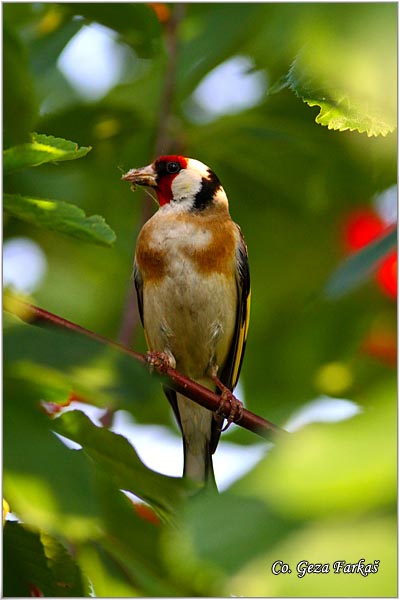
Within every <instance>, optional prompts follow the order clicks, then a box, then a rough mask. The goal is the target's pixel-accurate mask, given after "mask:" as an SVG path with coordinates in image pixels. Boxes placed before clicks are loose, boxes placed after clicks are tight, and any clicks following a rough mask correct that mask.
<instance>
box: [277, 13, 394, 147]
mask: <svg viewBox="0 0 400 600" xmlns="http://www.w3.org/2000/svg"><path fill="white" fill-rule="evenodd" d="M351 10H352V9H351V7H350V8H349V9H346V8H345V9H343V10H342V9H341V8H340V7H339V8H338V9H336V8H335V7H333V9H332V11H331V12H332V14H331V21H329V18H328V13H326V15H323V14H321V15H320V16H319V20H317V21H316V23H317V27H316V26H315V24H314V23H313V22H312V21H309V22H307V24H306V25H305V30H304V31H303V36H304V38H305V40H306V41H305V42H304V43H305V45H304V47H303V48H302V49H301V51H300V52H299V53H298V54H297V56H296V58H295V60H294V62H293V64H292V66H291V69H290V71H289V74H288V84H289V86H290V88H291V89H292V90H293V91H294V92H295V93H296V94H297V95H298V96H300V97H301V98H302V100H303V101H304V102H306V103H307V104H308V105H309V106H319V108H320V112H319V114H318V116H317V117H316V122H317V123H319V124H321V125H325V126H327V127H328V128H329V129H335V130H339V131H345V130H350V131H354V130H355V131H358V132H360V133H367V135H368V136H378V135H382V136H385V135H387V134H388V133H389V132H392V131H393V130H394V129H395V127H396V123H397V114H396V96H397V94H396V73H397V67H396V57H397V50H396V39H397V36H396V24H395V19H396V8H395V6H394V5H390V4H386V5H385V6H383V7H382V5H381V6H379V7H378V6H377V5H373V4H370V5H368V6H366V7H365V10H359V9H357V8H356V9H355V12H354V11H353V12H351ZM346 11H347V13H346ZM346 14H347V15H348V18H351V17H353V18H354V17H355V16H358V27H355V26H350V23H348V22H345V19H346ZM335 17H336V19H340V18H342V19H343V20H344V22H342V27H340V28H333V27H332V25H331V22H332V21H335ZM307 33H308V36H307V35H306V34H307Z"/></svg>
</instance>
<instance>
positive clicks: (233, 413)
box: [214, 377, 243, 433]
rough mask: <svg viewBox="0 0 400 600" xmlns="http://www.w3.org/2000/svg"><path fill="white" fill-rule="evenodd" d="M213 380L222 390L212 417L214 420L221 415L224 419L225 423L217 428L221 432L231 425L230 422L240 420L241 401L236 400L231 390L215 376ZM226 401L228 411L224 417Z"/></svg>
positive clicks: (241, 412)
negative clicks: (228, 406) (228, 407)
mask: <svg viewBox="0 0 400 600" xmlns="http://www.w3.org/2000/svg"><path fill="white" fill-rule="evenodd" d="M214 380H215V383H216V384H217V386H218V388H219V389H220V390H221V392H222V393H221V400H220V402H219V405H218V408H217V410H216V411H215V413H214V419H215V420H216V421H218V420H219V418H220V417H221V416H222V417H224V419H226V424H225V425H224V426H223V427H220V428H219V431H221V433H222V432H223V431H226V430H227V429H228V428H229V427H230V426H231V425H232V423H238V422H239V421H240V419H241V418H242V416H243V403H242V402H240V400H238V399H237V398H236V396H234V395H233V394H232V392H231V391H230V390H229V389H228V388H227V387H226V386H225V385H223V383H221V381H219V379H218V378H217V377H215V378H214ZM227 401H228V402H229V405H230V411H229V415H228V416H227V417H225V415H224V409H225V402H227Z"/></svg>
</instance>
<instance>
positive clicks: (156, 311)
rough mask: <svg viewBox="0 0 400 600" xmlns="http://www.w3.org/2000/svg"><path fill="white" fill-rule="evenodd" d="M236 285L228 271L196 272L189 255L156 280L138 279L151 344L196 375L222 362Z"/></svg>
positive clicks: (231, 330) (229, 334) (232, 318)
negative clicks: (226, 272) (227, 274)
mask: <svg viewBox="0 0 400 600" xmlns="http://www.w3.org/2000/svg"><path fill="white" fill-rule="evenodd" d="M236 304H237V290H236V282H235V280H234V277H233V275H232V277H231V278H229V277H227V276H226V275H223V274H219V273H213V274H207V275H201V276H199V274H198V273H197V272H196V271H195V270H194V269H193V266H192V265H191V264H190V261H180V262H179V264H178V265H176V267H175V268H174V269H173V270H172V272H171V271H170V272H169V273H168V274H167V275H165V276H164V277H163V278H162V280H161V281H160V280H159V281H157V282H148V283H147V284H146V282H144V289H143V313H144V326H145V330H146V336H147V340H148V343H149V345H150V349H151V350H159V351H162V352H167V353H170V354H172V355H173V357H174V359H175V361H176V368H177V369H178V370H179V371H181V372H182V373H184V374H185V375H187V376H188V377H191V378H193V379H197V380H199V379H202V378H203V377H207V376H208V375H209V374H210V370H211V369H212V368H213V367H215V366H219V367H220V366H221V365H223V364H224V362H225V360H226V358H227V355H228V352H229V347H230V344H231V341H232V336H233V333H234V328H235V322H236Z"/></svg>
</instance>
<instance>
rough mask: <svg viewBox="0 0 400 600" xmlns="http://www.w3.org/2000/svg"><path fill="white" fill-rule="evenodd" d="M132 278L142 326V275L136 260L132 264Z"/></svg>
mask: <svg viewBox="0 0 400 600" xmlns="http://www.w3.org/2000/svg"><path fill="white" fill-rule="evenodd" d="M133 280H134V282H135V288H136V296H137V303H138V310H139V315H140V320H141V321H142V325H143V326H144V321H143V279H142V275H141V273H140V271H139V267H138V265H137V262H136V260H135V262H134V264H133Z"/></svg>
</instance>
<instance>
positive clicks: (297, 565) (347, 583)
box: [223, 515, 397, 598]
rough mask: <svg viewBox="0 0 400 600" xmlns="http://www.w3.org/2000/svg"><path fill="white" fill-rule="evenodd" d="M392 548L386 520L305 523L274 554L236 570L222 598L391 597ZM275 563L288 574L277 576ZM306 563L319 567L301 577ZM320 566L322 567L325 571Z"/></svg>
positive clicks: (391, 528) (391, 523) (390, 521)
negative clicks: (282, 567)
mask: <svg viewBox="0 0 400 600" xmlns="http://www.w3.org/2000/svg"><path fill="white" fill-rule="evenodd" d="M396 548H397V526H396V521H395V519H394V518H392V517H388V516H386V515H382V516H381V515H379V516H373V517H372V516H368V517H366V518H364V519H357V518H356V519H346V518H343V519H337V518H332V519H329V520H327V521H324V522H318V521H317V522H313V523H308V524H306V525H305V526H304V527H303V528H302V529H301V530H300V531H296V532H294V533H293V534H292V535H290V536H289V537H287V538H286V539H285V540H283V541H281V542H280V543H278V544H277V545H276V546H274V548H273V550H271V551H270V552H268V553H265V554H263V555H262V556H260V557H259V558H257V559H256V560H254V561H253V562H252V563H251V564H250V565H247V566H244V568H243V569H239V571H238V573H237V574H236V575H235V576H234V577H233V578H232V579H231V580H230V581H228V582H227V584H226V586H225V594H223V595H228V594H230V595H235V596H243V595H246V596H249V597H253V596H257V597H270V598H300V597H305V598H321V597H326V596H327V595H329V596H330V597H335V598H340V597H345V598H369V597H376V596H379V597H395V596H396V595H397V556H396V555H397V551H396ZM278 561H280V562H281V564H282V563H285V564H286V565H288V566H289V569H290V571H289V572H286V573H284V572H280V568H281V566H280V565H279V564H277V563H278ZM338 563H341V565H340V564H338ZM309 564H311V565H321V566H320V567H315V566H314V567H311V572H309V573H307V572H305V573H304V572H303V568H304V567H307V566H308V565H309ZM273 565H275V568H276V570H277V573H278V574H276V575H275V574H273V573H272V566H273ZM323 565H326V566H325V567H324V570H322V568H323ZM352 565H354V567H352ZM358 565H360V566H358ZM367 565H369V567H367ZM374 567H375V569H374ZM318 571H319V572H318ZM303 573H304V574H303Z"/></svg>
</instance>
